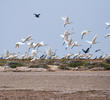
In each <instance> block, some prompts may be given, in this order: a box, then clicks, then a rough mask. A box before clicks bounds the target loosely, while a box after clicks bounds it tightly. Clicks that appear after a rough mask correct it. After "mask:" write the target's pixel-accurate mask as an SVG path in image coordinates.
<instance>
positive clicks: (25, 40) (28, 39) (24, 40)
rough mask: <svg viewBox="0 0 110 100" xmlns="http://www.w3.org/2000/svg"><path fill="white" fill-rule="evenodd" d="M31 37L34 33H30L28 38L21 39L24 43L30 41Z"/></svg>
mask: <svg viewBox="0 0 110 100" xmlns="http://www.w3.org/2000/svg"><path fill="white" fill-rule="evenodd" d="M31 38H32V34H31V35H29V36H27V37H26V38H24V39H21V40H22V43H25V42H27V41H30V40H31Z"/></svg>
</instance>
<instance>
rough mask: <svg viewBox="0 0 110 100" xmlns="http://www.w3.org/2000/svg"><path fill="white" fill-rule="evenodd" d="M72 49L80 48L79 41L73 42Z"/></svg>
mask: <svg viewBox="0 0 110 100" xmlns="http://www.w3.org/2000/svg"><path fill="white" fill-rule="evenodd" d="M71 46H72V47H71V49H72V48H73V47H78V46H80V45H79V44H78V42H77V41H75V42H73V43H72V44H71Z"/></svg>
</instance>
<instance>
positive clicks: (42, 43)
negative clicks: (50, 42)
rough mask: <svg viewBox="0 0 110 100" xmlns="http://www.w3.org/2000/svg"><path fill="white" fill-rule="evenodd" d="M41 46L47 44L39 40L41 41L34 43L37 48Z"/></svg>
mask: <svg viewBox="0 0 110 100" xmlns="http://www.w3.org/2000/svg"><path fill="white" fill-rule="evenodd" d="M43 46H47V44H44V42H43V41H41V42H39V43H37V44H36V45H35V47H37V48H39V47H43Z"/></svg>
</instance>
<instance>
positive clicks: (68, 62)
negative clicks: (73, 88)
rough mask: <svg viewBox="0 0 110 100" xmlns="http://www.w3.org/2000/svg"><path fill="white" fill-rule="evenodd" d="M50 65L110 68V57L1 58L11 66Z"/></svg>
mask: <svg viewBox="0 0 110 100" xmlns="http://www.w3.org/2000/svg"><path fill="white" fill-rule="evenodd" d="M48 65H56V66H58V68H59V69H60V70H80V71H82V70H110V59H109V58H108V59H105V60H104V59H88V60H87V59H48V60H47V59H38V60H35V61H34V62H30V60H29V59H22V60H19V59H13V60H6V59H1V60H0V66H2V67H4V66H8V67H9V68H16V67H24V66H25V67H28V68H45V69H48V68H49V67H48Z"/></svg>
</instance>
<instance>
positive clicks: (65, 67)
mask: <svg viewBox="0 0 110 100" xmlns="http://www.w3.org/2000/svg"><path fill="white" fill-rule="evenodd" d="M59 68H60V69H63V70H70V69H69V67H68V66H67V65H60V66H59Z"/></svg>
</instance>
